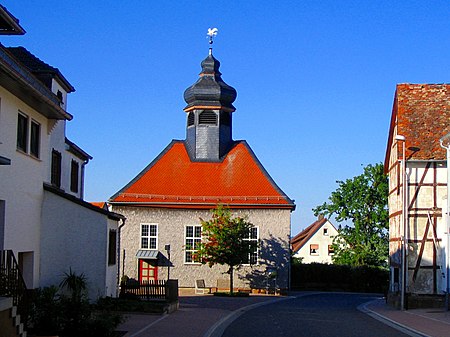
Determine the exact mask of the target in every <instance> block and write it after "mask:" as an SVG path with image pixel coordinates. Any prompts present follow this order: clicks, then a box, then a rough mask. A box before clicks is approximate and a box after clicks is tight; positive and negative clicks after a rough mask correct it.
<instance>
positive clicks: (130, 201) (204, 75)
mask: <svg viewBox="0 0 450 337" xmlns="http://www.w3.org/2000/svg"><path fill="white" fill-rule="evenodd" d="M219 66H220V63H219V61H218V60H217V59H216V58H214V56H213V55H212V51H211V49H210V53H209V55H208V56H207V57H206V58H205V59H204V60H203V62H202V64H201V67H202V71H201V74H200V78H199V79H198V81H197V82H196V83H195V84H193V85H192V86H191V87H189V88H188V89H187V90H186V91H185V93H184V99H185V100H186V103H187V106H186V107H185V108H184V111H185V113H186V122H185V123H186V139H185V140H173V141H172V142H171V143H170V144H169V145H168V146H167V147H166V148H165V149H164V150H163V151H162V152H161V154H160V155H159V156H158V157H157V158H156V159H154V160H153V161H152V162H151V163H150V164H149V165H148V166H147V167H146V168H145V169H144V170H143V171H142V172H140V173H139V174H138V175H137V176H136V177H135V178H133V179H132V180H131V181H130V182H129V183H128V184H127V185H126V186H125V187H123V188H122V189H120V190H119V191H118V192H117V193H116V194H115V195H113V196H112V197H111V198H110V200H109V205H111V206H112V210H114V211H115V212H118V213H120V214H123V215H124V216H126V218H127V225H126V226H124V228H123V230H122V232H121V242H120V245H121V258H120V260H121V263H123V264H122V266H121V267H122V274H124V275H127V276H128V277H131V278H135V279H138V280H139V281H140V282H141V283H142V282H147V281H151V280H157V279H162V280H164V279H166V278H168V277H169V266H170V278H173V279H178V282H179V286H180V287H181V288H194V285H195V283H196V280H204V281H205V284H206V286H207V287H216V286H217V285H218V282H220V281H221V280H223V279H228V275H226V274H225V272H226V271H227V267H226V266H219V265H216V266H214V267H212V268H210V267H209V266H207V265H201V264H199V263H198V262H197V261H196V260H195V258H194V256H195V255H194V254H195V251H196V245H197V244H198V243H199V242H200V241H201V240H202V236H201V234H202V233H201V231H202V229H201V223H200V218H202V219H210V218H211V209H213V208H215V207H216V206H217V205H218V204H222V205H224V206H226V207H229V208H230V209H231V211H232V213H233V216H241V217H246V218H247V219H248V221H250V222H251V223H253V225H254V226H255V227H254V229H253V230H252V231H251V233H249V237H248V240H249V241H255V242H259V247H258V248H256V246H255V250H254V251H253V252H252V253H251V254H250V255H249V256H248V260H247V263H246V265H245V266H244V267H243V268H241V269H240V270H239V271H238V272H237V273H236V276H235V286H236V288H238V289H250V288H252V289H258V288H259V289H261V288H266V287H267V285H268V283H267V282H268V276H269V274H270V275H272V276H274V275H276V278H275V279H271V282H273V286H277V287H279V288H285V289H286V288H288V286H289V268H290V247H289V237H290V228H291V212H292V211H293V210H294V208H295V204H294V202H293V201H292V200H291V199H289V197H288V196H287V195H286V194H285V193H284V192H283V191H282V190H281V189H280V188H279V187H278V186H277V185H276V183H275V182H274V181H273V180H272V178H271V177H270V176H269V174H268V173H267V172H266V170H265V169H264V167H263V166H262V164H261V163H260V162H259V160H258V158H257V157H256V155H255V154H254V153H253V151H252V150H251V148H250V146H249V145H248V144H247V142H246V141H244V140H233V138H232V129H233V128H232V121H233V112H234V111H235V108H234V106H233V104H232V103H233V102H234V100H235V99H236V91H235V89H234V88H232V87H231V86H229V85H227V84H226V83H225V82H224V81H223V80H222V78H221V73H220V71H219ZM168 247H170V256H169V251H168V250H167V249H166V248H168ZM169 257H170V260H169ZM275 283H276V285H275ZM225 284H227V283H225Z"/></svg>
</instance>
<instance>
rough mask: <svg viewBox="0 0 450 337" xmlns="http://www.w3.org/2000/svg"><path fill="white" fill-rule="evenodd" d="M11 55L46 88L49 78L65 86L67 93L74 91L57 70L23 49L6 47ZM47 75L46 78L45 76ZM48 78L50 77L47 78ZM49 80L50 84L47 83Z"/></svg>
mask: <svg viewBox="0 0 450 337" xmlns="http://www.w3.org/2000/svg"><path fill="white" fill-rule="evenodd" d="M6 49H7V50H8V51H9V52H10V53H11V54H13V55H14V57H15V58H17V59H18V60H19V61H20V62H21V63H22V64H23V65H24V66H25V67H26V68H27V69H28V70H29V71H31V72H32V73H33V74H34V75H35V76H37V77H38V78H39V79H40V80H41V81H42V82H44V84H46V85H47V87H49V88H51V78H52V77H57V78H59V80H60V82H61V84H62V85H63V86H65V90H66V91H67V92H73V91H75V88H74V87H73V86H72V85H71V84H70V83H69V81H67V80H66V78H65V77H64V76H63V75H62V74H61V72H60V71H59V69H58V68H55V67H52V66H51V65H49V64H47V63H45V62H44V61H42V60H40V59H39V58H37V57H36V56H35V55H33V54H32V53H31V52H29V51H28V50H27V49H25V48H24V47H7V48H6ZM46 75H47V76H46ZM49 76H50V77H49ZM49 80H50V82H48V81H49Z"/></svg>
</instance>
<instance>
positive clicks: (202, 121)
mask: <svg viewBox="0 0 450 337" xmlns="http://www.w3.org/2000/svg"><path fill="white" fill-rule="evenodd" d="M201 66H202V72H201V73H200V77H199V79H198V80H197V82H195V83H194V84H193V85H192V86H190V87H189V88H187V89H186V91H185V92H184V100H185V101H186V103H187V106H186V107H185V108H184V111H185V112H186V113H187V127H186V145H187V149H188V151H189V155H190V156H191V158H192V159H193V160H197V161H220V160H221V159H222V158H223V157H224V156H225V155H226V154H227V153H228V151H229V150H230V148H231V146H232V144H233V138H232V116H231V115H232V113H233V112H234V111H235V108H234V106H233V104H232V103H233V102H234V101H235V99H236V96H237V93H236V90H235V89H234V88H233V87H231V86H229V85H228V84H226V83H225V82H224V81H223V80H222V77H221V75H222V74H221V73H220V71H219V67H220V62H219V61H218V60H217V59H215V58H214V56H212V52H211V53H210V54H209V55H208V56H207V57H206V59H204V60H203V62H202V64H201Z"/></svg>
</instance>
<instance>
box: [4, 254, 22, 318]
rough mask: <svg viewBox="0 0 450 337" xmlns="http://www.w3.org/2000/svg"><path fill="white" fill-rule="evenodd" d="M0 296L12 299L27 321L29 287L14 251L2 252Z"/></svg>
mask: <svg viewBox="0 0 450 337" xmlns="http://www.w3.org/2000/svg"><path fill="white" fill-rule="evenodd" d="M0 296H3V297H12V299H13V305H14V306H16V307H17V311H18V313H19V314H20V315H21V316H22V317H23V318H24V319H26V317H27V314H28V312H27V308H28V305H27V303H28V296H27V287H26V285H25V281H24V279H23V277H22V273H21V271H20V269H19V264H18V263H17V260H16V257H15V256H14V253H13V251H12V250H0Z"/></svg>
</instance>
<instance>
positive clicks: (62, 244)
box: [0, 7, 122, 298]
mask: <svg viewBox="0 0 450 337" xmlns="http://www.w3.org/2000/svg"><path fill="white" fill-rule="evenodd" d="M0 16H2V20H3V21H2V22H15V23H16V24H17V20H16V19H15V18H14V17H13V16H12V15H11V14H10V13H9V12H8V11H7V10H6V9H5V8H3V7H1V8H0ZM4 33H5V32H4ZM74 90H75V89H74V88H73V86H72V85H71V84H70V83H69V82H68V81H67V79H65V78H64V76H63V75H62V74H61V72H60V71H59V70H58V69H57V68H54V67H52V66H50V65H48V64H46V63H44V62H43V61H41V60H40V59H38V58H37V57H36V56H34V55H33V54H31V53H30V52H29V51H28V50H26V49H25V48H23V47H5V46H3V45H1V44H0V157H1V162H2V164H3V165H1V166H0V250H12V251H13V253H14V255H15V257H16V259H17V262H18V265H19V269H20V271H21V272H22V275H23V279H24V281H25V283H26V286H27V288H37V287H42V286H48V285H58V284H59V283H60V281H61V279H62V277H63V276H64V273H65V272H68V271H69V269H70V268H71V269H72V270H73V271H74V272H76V273H77V274H81V273H84V274H85V276H86V277H87V279H88V282H89V295H90V297H91V298H96V297H97V296H99V295H100V296H104V295H115V294H116V288H117V286H116V284H117V257H116V255H117V253H114V255H115V258H114V264H111V263H108V253H109V236H113V237H116V240H117V235H116V236H114V234H113V232H117V228H118V225H119V221H122V220H121V219H122V217H121V216H119V215H117V214H113V213H111V212H109V211H107V210H102V209H100V208H98V207H95V206H92V205H90V204H88V203H87V202H85V201H83V189H84V167H85V165H86V164H87V163H88V161H89V160H90V159H92V157H91V156H90V155H88V154H87V153H86V152H84V151H83V150H82V149H81V148H79V147H78V146H77V145H76V144H75V143H73V142H72V141H70V140H69V139H67V138H66V135H65V130H66V123H67V122H68V121H70V120H71V119H72V115H71V114H70V113H68V112H67V97H68V94H69V93H71V92H73V91H74ZM111 245H114V246H115V247H116V246H117V242H115V243H113V242H111ZM112 261H113V260H112V259H111V260H109V262H112Z"/></svg>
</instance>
